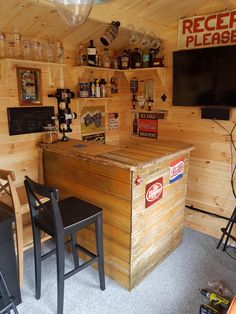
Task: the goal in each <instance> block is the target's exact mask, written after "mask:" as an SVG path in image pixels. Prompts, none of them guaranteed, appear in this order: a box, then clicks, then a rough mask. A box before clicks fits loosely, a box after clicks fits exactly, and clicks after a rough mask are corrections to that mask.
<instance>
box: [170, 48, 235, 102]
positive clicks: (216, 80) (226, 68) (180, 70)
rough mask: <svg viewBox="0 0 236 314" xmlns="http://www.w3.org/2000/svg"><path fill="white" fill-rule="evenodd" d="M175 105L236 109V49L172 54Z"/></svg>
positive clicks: (202, 49)
mask: <svg viewBox="0 0 236 314" xmlns="http://www.w3.org/2000/svg"><path fill="white" fill-rule="evenodd" d="M173 105H174V106H200V107H207V106H215V107H216V106H220V107H236V46H235V45H234V46H221V47H213V48H200V49H192V50H184V51H175V52H173Z"/></svg>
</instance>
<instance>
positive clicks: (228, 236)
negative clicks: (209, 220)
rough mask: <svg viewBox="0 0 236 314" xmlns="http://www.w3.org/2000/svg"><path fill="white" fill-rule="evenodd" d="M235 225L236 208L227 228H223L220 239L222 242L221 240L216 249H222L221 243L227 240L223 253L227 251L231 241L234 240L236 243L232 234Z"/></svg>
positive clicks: (235, 238)
mask: <svg viewBox="0 0 236 314" xmlns="http://www.w3.org/2000/svg"><path fill="white" fill-rule="evenodd" d="M235 223H236V207H235V208H234V210H233V213H232V215H231V217H230V218H229V221H228V223H227V225H226V227H225V228H221V231H222V236H221V238H220V240H219V242H218V244H217V247H216V248H217V249H219V248H220V246H221V243H222V242H223V240H224V238H225V243H224V245H223V249H222V251H225V250H226V247H227V244H228V241H229V239H232V240H233V241H235V242H236V237H234V236H233V235H232V234H231V232H232V229H233V226H234V224H235Z"/></svg>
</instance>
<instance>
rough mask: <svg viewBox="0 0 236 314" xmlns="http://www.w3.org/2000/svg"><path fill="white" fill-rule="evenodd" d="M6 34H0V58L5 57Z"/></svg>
mask: <svg viewBox="0 0 236 314" xmlns="http://www.w3.org/2000/svg"><path fill="white" fill-rule="evenodd" d="M6 55H7V54H6V34H5V33H3V32H1V33H0V58H5V57H6Z"/></svg>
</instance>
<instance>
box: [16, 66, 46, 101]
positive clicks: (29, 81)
mask: <svg viewBox="0 0 236 314" xmlns="http://www.w3.org/2000/svg"><path fill="white" fill-rule="evenodd" d="M16 71H17V83H18V95H19V103H20V106H38V105H42V104H43V103H42V78H41V70H40V69H31V68H21V67H17V68H16Z"/></svg>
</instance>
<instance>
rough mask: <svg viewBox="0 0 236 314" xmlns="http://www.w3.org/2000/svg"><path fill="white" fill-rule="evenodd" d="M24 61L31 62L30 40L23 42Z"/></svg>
mask: <svg viewBox="0 0 236 314" xmlns="http://www.w3.org/2000/svg"><path fill="white" fill-rule="evenodd" d="M24 59H25V60H31V59H32V55H31V42H30V40H28V39H26V40H25V41H24Z"/></svg>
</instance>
